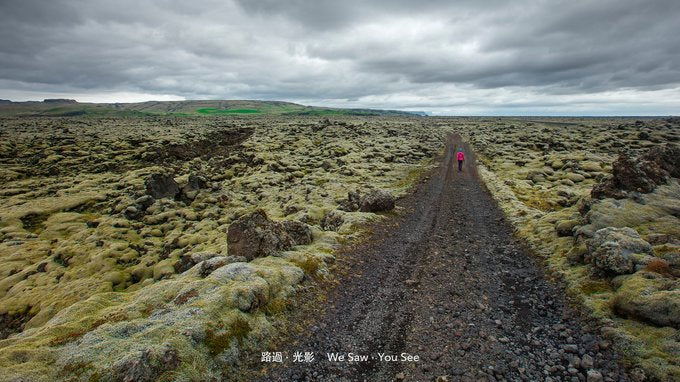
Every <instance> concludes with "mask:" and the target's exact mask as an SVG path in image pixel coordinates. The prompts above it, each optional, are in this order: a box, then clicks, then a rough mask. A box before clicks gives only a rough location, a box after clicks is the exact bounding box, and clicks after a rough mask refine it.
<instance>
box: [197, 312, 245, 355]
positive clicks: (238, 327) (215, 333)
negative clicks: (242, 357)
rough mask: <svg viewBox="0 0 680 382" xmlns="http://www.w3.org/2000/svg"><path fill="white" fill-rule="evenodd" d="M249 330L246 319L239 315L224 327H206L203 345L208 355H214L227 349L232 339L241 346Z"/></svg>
mask: <svg viewBox="0 0 680 382" xmlns="http://www.w3.org/2000/svg"><path fill="white" fill-rule="evenodd" d="M251 330H252V329H251V327H250V324H249V323H248V320H246V319H244V318H242V317H240V316H239V317H236V319H234V321H233V322H232V323H231V324H230V325H229V326H228V327H227V328H226V329H221V330H220V329H212V328H211V329H208V330H207V331H206V334H205V345H206V346H207V347H208V350H209V352H210V355H211V356H213V357H214V356H216V355H218V354H220V353H222V352H223V351H224V350H225V349H227V348H228V347H229V345H230V344H231V341H232V340H236V341H238V343H239V345H241V346H242V345H243V341H244V339H245V338H246V337H247V336H248V334H249V333H250V331H251Z"/></svg>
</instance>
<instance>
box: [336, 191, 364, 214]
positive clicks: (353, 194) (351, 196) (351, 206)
mask: <svg viewBox="0 0 680 382" xmlns="http://www.w3.org/2000/svg"><path fill="white" fill-rule="evenodd" d="M360 203H361V197H360V196H359V191H350V192H348V193H347V199H344V200H342V201H340V203H339V204H340V206H339V207H338V209H339V210H341V211H347V212H354V211H357V210H358V209H359V204H360Z"/></svg>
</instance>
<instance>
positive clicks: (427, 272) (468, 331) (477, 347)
mask: <svg viewBox="0 0 680 382" xmlns="http://www.w3.org/2000/svg"><path fill="white" fill-rule="evenodd" d="M458 147H463V148H464V150H465V153H466V156H467V161H466V162H465V164H464V167H463V171H462V172H458V170H457V163H455V160H454V159H453V156H454V150H455V149H456V148H458ZM441 159H442V160H441V164H440V166H439V167H438V168H437V169H436V170H435V171H434V172H432V173H431V174H430V176H429V177H426V178H424V180H423V182H422V183H421V184H420V185H419V186H418V187H417V188H416V190H415V192H414V193H413V194H411V195H409V196H407V197H405V198H403V199H401V200H399V201H398V203H397V204H398V205H401V206H403V207H405V208H406V210H407V212H406V213H404V214H402V216H400V217H397V218H394V219H390V220H388V221H387V222H383V223H381V224H378V225H376V226H375V227H373V235H372V237H371V238H370V239H369V240H367V241H365V242H362V243H360V244H358V245H356V246H354V247H348V248H345V249H344V250H343V251H340V253H339V254H338V263H339V264H346V265H345V266H346V267H347V269H346V270H345V272H340V273H341V274H342V276H340V279H339V280H338V281H339V282H338V283H337V284H336V285H335V286H333V287H330V288H329V289H328V290H327V291H325V293H324V295H325V298H326V299H325V302H324V304H323V305H315V304H314V303H308V304H306V305H305V306H304V307H302V308H301V309H302V310H301V311H300V312H298V313H297V314H298V317H305V318H309V321H311V324H309V325H306V326H305V328H304V330H291V331H290V333H292V334H290V336H291V338H289V339H287V340H284V341H283V342H282V344H284V345H283V346H281V347H280V351H283V352H284V357H285V358H284V360H283V362H282V363H267V364H265V363H262V367H263V369H262V370H259V372H260V373H262V374H260V375H261V377H260V379H261V380H263V381H272V380H273V381H279V380H281V381H391V380H397V381H400V380H404V381H479V380H484V381H486V380H490V381H495V380H509V381H520V380H523V381H589V382H590V381H626V380H629V379H628V378H627V376H626V375H625V372H624V369H623V368H622V367H621V366H620V361H619V357H618V355H617V354H616V353H615V352H614V351H613V350H612V348H611V347H610V345H611V344H610V343H609V342H608V341H607V340H605V339H603V338H601V337H600V335H599V333H600V329H599V328H598V327H597V325H595V324H594V323H591V322H588V321H587V320H585V319H584V318H582V317H581V316H580V315H579V314H577V313H576V312H575V311H573V310H572V309H571V308H569V307H568V306H567V304H566V302H565V297H564V296H565V293H564V290H563V288H562V287H561V286H560V285H559V284H555V283H553V282H551V281H548V280H547V279H546V277H545V276H544V274H543V271H542V267H541V265H540V263H539V262H538V261H536V259H534V258H532V257H531V255H530V254H529V253H528V251H527V250H526V249H525V248H524V247H523V246H522V244H521V243H520V242H519V241H518V240H517V239H516V238H515V237H514V236H513V234H512V229H511V228H510V226H509V225H508V223H507V222H506V221H505V220H504V217H503V213H502V211H501V210H500V209H499V208H498V207H497V205H496V204H495V202H494V201H493V199H492V197H491V196H490V195H489V193H488V191H487V190H486V189H485V188H484V186H483V185H482V184H481V182H480V180H479V179H478V177H477V174H476V172H475V158H474V154H473V153H472V151H471V150H470V149H469V147H468V146H467V145H466V144H464V143H463V142H462V141H461V139H460V137H459V136H457V135H455V136H451V137H450V140H449V143H448V147H447V150H446V155H445V156H443V157H442V158H441ZM295 351H301V352H305V351H307V352H313V354H314V360H313V361H311V362H294V359H293V358H294V354H293V353H294V352H295ZM327 353H338V354H339V355H344V356H345V360H344V361H335V362H331V361H329V360H328V358H327ZM349 353H352V355H353V356H354V357H356V356H358V355H365V356H367V358H366V359H365V360H357V359H356V358H355V359H354V360H353V361H350V360H349V357H350V354H349ZM381 354H386V355H388V356H390V357H392V356H393V357H395V358H396V361H391V360H390V361H388V360H386V359H387V357H384V358H383V360H381V358H380V355H381ZM408 356H411V358H410V359H408ZM416 356H417V357H418V359H417V360H416V359H415V357H416Z"/></svg>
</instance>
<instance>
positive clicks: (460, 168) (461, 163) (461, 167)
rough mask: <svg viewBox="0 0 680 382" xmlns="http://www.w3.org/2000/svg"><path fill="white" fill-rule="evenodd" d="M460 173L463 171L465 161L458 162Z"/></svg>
mask: <svg viewBox="0 0 680 382" xmlns="http://www.w3.org/2000/svg"><path fill="white" fill-rule="evenodd" d="M458 171H463V161H462V160H458Z"/></svg>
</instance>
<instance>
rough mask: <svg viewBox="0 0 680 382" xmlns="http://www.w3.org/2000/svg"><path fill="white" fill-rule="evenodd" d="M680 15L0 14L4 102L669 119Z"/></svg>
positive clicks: (439, 4) (101, 5)
mask: <svg viewBox="0 0 680 382" xmlns="http://www.w3.org/2000/svg"><path fill="white" fill-rule="evenodd" d="M678 16H680V2H678V1H660V0H659V1H631V0H622V1H613V0H609V1H513V2H507V1H472V0H470V1H459V2H452V1H443V0H441V1H439V0H431V1H420V2H417V3H416V2H413V1H406V0H397V1H386V0H385V1H370V2H366V1H359V0H346V1H341V2H340V1H330V0H317V1H312V0H307V1H302V0H290V1H277V0H236V1H234V2H229V1H226V2H225V1H219V0H214V1H203V2H200V3H198V2H186V1H178V0H157V1H145V2H138V1H129V0H125V1H115V2H113V1H86V0H80V1H78V0H62V1H47V2H45V1H33V0H23V1H22V0H4V1H2V2H0V33H1V34H2V36H3V39H2V40H0V98H12V97H15V98H21V97H24V98H26V97H29V96H34V95H37V94H40V93H41V92H42V93H44V94H65V95H68V94H79V95H82V94H92V95H93V96H94V95H96V94H101V97H102V98H106V94H110V92H124V93H126V94H128V93H140V94H145V95H154V94H156V95H174V96H177V97H185V98H258V99H283V100H291V101H299V102H307V103H313V104H323V103H325V104H335V105H339V106H364V105H365V106H371V107H393V108H412V107H414V108H421V109H431V110H443V111H446V110H449V111H454V112H455V111H457V110H465V109H464V107H468V109H467V110H473V109H474V110H477V109H479V110H483V109H484V104H486V105H489V106H488V108H487V109H488V110H500V109H501V108H503V107H508V108H512V107H522V108H525V109H526V110H528V109H530V108H531V105H534V106H535V107H537V108H538V107H558V108H559V107H560V106H559V105H562V107H563V109H564V110H570V109H569V108H570V107H571V108H572V109H574V110H577V109H578V110H581V109H579V108H582V107H586V106H583V105H593V107H594V108H595V109H593V110H604V109H603V108H602V106H601V105H602V104H603V103H604V104H609V105H614V106H611V107H613V108H616V107H618V108H619V109H625V110H636V109H635V107H636V106H635V105H638V106H639V107H638V108H637V109H638V110H642V111H648V110H658V111H660V112H661V111H663V112H665V111H666V110H668V109H669V108H677V107H679V106H680V99H678V94H679V93H680V90H678V89H679V88H680V53H679V52H680V37H678V36H680V27H678V26H677V25H678V23H677V19H678ZM22 94H23V95H22ZM643 94H644V97H645V98H644V100H642V99H640V100H638V99H637V98H638V96H640V97H642V95H643ZM34 98H35V97H34ZM38 98H39V97H38ZM669 98H670V99H669ZM650 100H651V103H652V104H654V103H655V102H656V104H657V105H659V106H658V107H657V108H656V109H654V107H653V106H649V104H650ZM643 104H644V105H646V106H644V107H643V106H640V105H643ZM518 105H519V106H518ZM616 105H618V106H616ZM475 108H477V109H475ZM631 108H632V109H631ZM610 109H611V108H610ZM610 109H607V110H610Z"/></svg>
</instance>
